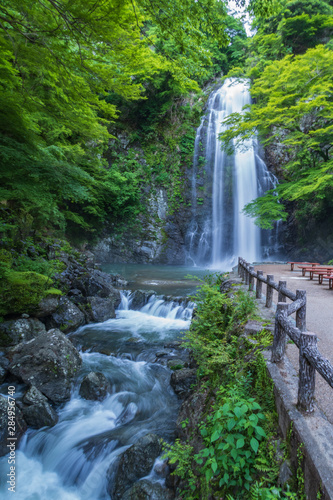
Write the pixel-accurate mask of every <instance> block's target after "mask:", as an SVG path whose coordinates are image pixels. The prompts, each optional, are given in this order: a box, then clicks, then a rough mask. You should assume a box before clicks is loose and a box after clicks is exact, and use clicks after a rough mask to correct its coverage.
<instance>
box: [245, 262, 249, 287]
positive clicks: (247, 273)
mask: <svg viewBox="0 0 333 500" xmlns="http://www.w3.org/2000/svg"><path fill="white" fill-rule="evenodd" d="M244 270H245V285H248V284H249V270H248V263H247V262H245V267H244Z"/></svg>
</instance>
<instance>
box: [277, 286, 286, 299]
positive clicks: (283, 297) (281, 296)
mask: <svg viewBox="0 0 333 500" xmlns="http://www.w3.org/2000/svg"><path fill="white" fill-rule="evenodd" d="M281 288H287V282H286V281H279V297H278V302H287V297H286V296H285V295H283V293H282V292H281V291H280V290H281Z"/></svg>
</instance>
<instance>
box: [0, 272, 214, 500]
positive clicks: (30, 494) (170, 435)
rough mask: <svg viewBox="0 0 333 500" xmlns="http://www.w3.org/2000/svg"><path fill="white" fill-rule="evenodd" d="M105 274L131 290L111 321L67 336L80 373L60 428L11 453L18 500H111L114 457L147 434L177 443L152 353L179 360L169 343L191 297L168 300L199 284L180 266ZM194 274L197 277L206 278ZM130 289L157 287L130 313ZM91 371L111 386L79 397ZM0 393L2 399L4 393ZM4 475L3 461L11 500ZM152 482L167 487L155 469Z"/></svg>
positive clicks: (168, 394)
mask: <svg viewBox="0 0 333 500" xmlns="http://www.w3.org/2000/svg"><path fill="white" fill-rule="evenodd" d="M104 270H105V271H108V272H111V271H113V272H117V273H118V272H120V271H122V272H123V274H124V275H125V278H126V279H127V280H129V285H128V288H129V289H128V290H123V291H122V292H121V294H122V301H121V304H120V306H119V308H118V310H117V311H116V315H117V316H116V318H115V319H109V320H107V321H105V322H103V323H96V324H89V325H85V326H83V327H81V328H79V329H78V330H77V331H75V332H73V333H72V334H70V335H69V336H70V338H71V340H72V342H73V343H74V345H75V346H76V347H77V349H78V350H79V351H80V353H81V356H82V359H83V364H82V368H81V371H80V374H79V377H78V380H77V383H76V385H75V387H74V388H73V391H72V396H71V399H70V401H68V402H67V403H66V404H65V405H63V406H61V407H60V408H58V410H57V412H58V415H59V421H58V423H57V424H56V425H55V426H54V427H52V428H49V427H44V428H42V429H39V430H32V429H29V430H28V431H27V432H26V433H25V435H24V437H23V438H22V441H21V443H20V445H19V448H18V450H17V455H16V466H17V467H16V469H17V482H16V492H15V499H16V500H46V499H47V500H59V499H61V500H104V499H109V498H110V496H109V494H108V493H107V483H108V480H107V477H109V478H110V477H111V478H112V474H113V473H114V470H115V468H116V465H115V462H116V460H117V457H118V455H119V454H121V453H122V452H123V451H124V450H126V449H127V448H128V447H129V446H130V445H132V444H133V443H134V442H136V441H137V440H138V439H139V438H140V437H142V436H144V435H146V434H149V433H156V434H158V436H160V437H162V438H163V439H165V440H167V441H172V440H173V439H174V433H175V421H176V418H177V412H178V408H179V406H180V400H179V399H178V398H177V396H176V394H175V393H174V391H173V389H172V388H171V386H170V383H169V382H170V376H171V373H172V372H171V370H170V369H169V368H167V366H165V365H166V363H163V357H161V358H159V357H157V356H156V353H157V352H158V351H161V350H163V349H164V348H165V347H167V348H169V349H168V351H169V354H170V355H171V356H175V357H177V350H175V349H173V345H174V344H173V342H175V341H176V340H177V339H179V338H181V332H183V331H185V330H187V329H188V328H189V326H190V321H191V317H192V311H193V308H194V303H193V302H190V301H189V300H188V299H184V300H182V299H177V300H172V299H171V298H170V297H166V295H171V294H172V295H173V296H178V297H179V296H180V295H182V296H185V295H186V294H188V293H191V292H194V291H195V288H196V285H197V284H198V283H197V282H195V281H193V280H192V281H191V279H189V278H185V276H186V274H187V273H188V271H189V270H188V269H186V268H185V267H177V268H175V267H171V266H143V265H142V266H135V265H126V266H125V267H124V266H121V265H118V266H117V265H113V266H111V265H110V266H105V268H104ZM190 271H191V273H193V268H191V269H190ZM195 271H196V275H197V276H198V275H199V276H201V277H202V276H203V275H204V274H206V272H205V271H204V270H202V269H196V270H195ZM135 289H146V290H151V291H153V290H154V294H152V295H151V296H150V298H149V300H148V302H147V303H146V304H145V305H144V306H143V307H140V309H138V310H134V309H132V308H131V302H132V298H133V293H132V290H135ZM149 293H152V292H149ZM178 357H179V354H178ZM91 371H96V372H102V373H103V374H104V375H105V376H106V377H107V379H108V381H109V383H110V387H111V391H110V393H109V394H108V396H107V397H106V398H105V399H104V400H103V401H90V400H85V399H83V398H82V397H80V396H79V387H80V382H81V381H82V379H83V377H84V376H85V375H87V374H88V373H89V372H91ZM1 392H2V393H3V394H6V388H4V387H3V386H2V387H1ZM18 394H19V391H18ZM157 460H158V459H157ZM113 464H114V467H113ZM7 472H8V463H7V457H2V458H1V460H0V473H1V478H2V484H1V489H0V497H1V498H3V499H7V498H12V493H11V492H8V490H7V485H6V484H5V483H4V478H6V474H7ZM111 480H112V479H111ZM149 480H150V481H151V482H160V483H161V484H163V482H164V479H163V477H161V476H159V475H158V474H157V473H156V472H154V470H153V471H152V472H151V474H150V476H149Z"/></svg>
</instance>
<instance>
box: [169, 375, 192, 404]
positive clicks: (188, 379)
mask: <svg viewBox="0 0 333 500" xmlns="http://www.w3.org/2000/svg"><path fill="white" fill-rule="evenodd" d="M196 373H197V370H196V369H195V368H184V369H183V370H176V371H174V372H173V374H172V375H171V380H170V385H171V387H172V388H173V390H174V391H175V393H176V394H177V396H179V397H180V398H182V399H185V398H186V397H187V396H188V395H189V394H190V393H191V386H192V385H195V384H196V382H197V375H196Z"/></svg>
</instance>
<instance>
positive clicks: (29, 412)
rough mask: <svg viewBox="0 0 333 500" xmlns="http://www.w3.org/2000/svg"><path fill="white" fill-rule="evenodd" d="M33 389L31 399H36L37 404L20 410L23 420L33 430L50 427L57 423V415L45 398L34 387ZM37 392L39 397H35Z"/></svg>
mask: <svg viewBox="0 0 333 500" xmlns="http://www.w3.org/2000/svg"><path fill="white" fill-rule="evenodd" d="M33 389H34V393H33V396H32V398H33V399H36V397H37V400H38V402H37V403H36V404H31V405H30V406H26V407H24V408H23V409H22V413H23V417H24V420H25V421H26V422H27V424H28V425H29V426H30V427H33V428H34V429H40V428H41V427H45V426H48V427H52V426H53V425H55V424H56V423H57V422H58V415H57V413H56V412H55V411H54V409H53V408H52V406H50V404H49V403H48V402H47V399H46V398H45V396H43V394H41V393H40V392H39V391H38V389H36V388H35V387H34V388H33ZM37 392H39V396H37ZM42 398H43V399H42Z"/></svg>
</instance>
